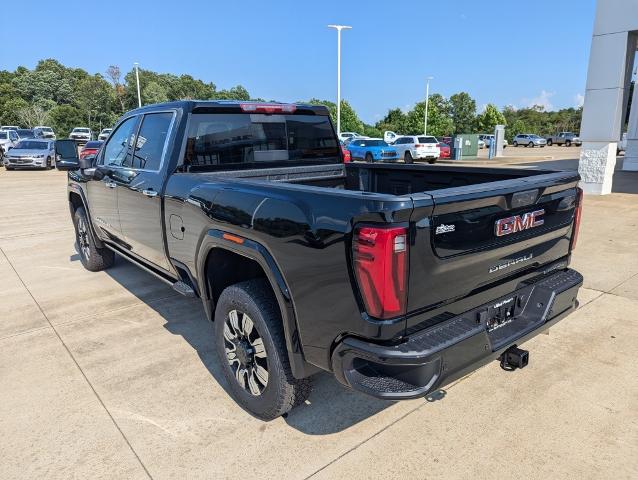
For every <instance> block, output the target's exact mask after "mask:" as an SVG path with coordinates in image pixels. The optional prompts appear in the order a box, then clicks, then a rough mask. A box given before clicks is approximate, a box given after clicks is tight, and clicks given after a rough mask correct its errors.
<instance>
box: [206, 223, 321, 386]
mask: <svg viewBox="0 0 638 480" xmlns="http://www.w3.org/2000/svg"><path fill="white" fill-rule="evenodd" d="M229 238H231V239H232V240H229ZM240 241H241V243H238V242H240ZM197 267H198V268H197V277H198V278H197V281H198V283H199V285H200V294H201V298H202V302H203V304H204V310H205V312H206V316H207V318H208V319H209V320H211V321H213V320H214V317H215V306H216V302H217V300H218V298H219V295H220V294H221V292H222V291H223V290H224V288H226V287H228V286H230V285H233V284H235V283H239V282H241V281H244V280H250V279H254V278H265V279H266V281H267V282H268V284H269V285H270V288H271V290H272V292H273V294H274V295H275V298H276V300H277V304H278V306H279V312H280V314H281V319H282V324H283V325H282V327H283V330H284V337H285V339H286V349H287V351H288V359H289V361H290V366H291V368H292V373H293V376H294V377H295V378H305V377H308V376H310V375H312V374H313V373H316V372H317V371H319V368H318V367H315V366H314V365H311V364H309V363H307V362H306V360H305V357H304V355H303V350H302V346H301V339H300V336H299V331H298V327H297V321H296V315H295V312H294V306H293V303H292V299H291V297H290V291H289V289H288V287H287V285H286V282H285V280H284V277H283V275H282V274H281V271H280V270H279V267H278V266H277V264H276V262H275V260H274V258H273V257H272V255H270V253H269V252H268V250H267V249H266V248H265V247H264V246H263V245H261V244H260V243H258V242H255V241H253V240H250V239H246V238H243V237H238V236H236V235H232V234H228V233H227V232H223V231H221V230H215V229H212V230H209V231H208V232H207V235H206V236H205V238H204V240H203V241H202V244H201V246H200V249H199V254H198V259H197Z"/></svg>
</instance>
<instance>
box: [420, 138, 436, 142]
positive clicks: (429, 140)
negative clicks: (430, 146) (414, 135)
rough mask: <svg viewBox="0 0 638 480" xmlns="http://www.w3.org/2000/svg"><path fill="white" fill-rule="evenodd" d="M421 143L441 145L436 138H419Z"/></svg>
mask: <svg viewBox="0 0 638 480" xmlns="http://www.w3.org/2000/svg"><path fill="white" fill-rule="evenodd" d="M419 143H439V141H438V140H437V139H436V138H434V137H419Z"/></svg>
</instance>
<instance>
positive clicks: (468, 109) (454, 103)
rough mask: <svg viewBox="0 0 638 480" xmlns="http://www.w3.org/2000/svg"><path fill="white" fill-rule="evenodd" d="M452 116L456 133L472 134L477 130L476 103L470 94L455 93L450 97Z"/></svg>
mask: <svg viewBox="0 0 638 480" xmlns="http://www.w3.org/2000/svg"><path fill="white" fill-rule="evenodd" d="M450 114H451V116H452V121H453V122H454V133H472V132H473V131H474V130H475V121H476V102H475V101H474V99H473V98H472V97H470V95H469V93H467V92H460V93H455V94H454V95H452V96H451V97H450Z"/></svg>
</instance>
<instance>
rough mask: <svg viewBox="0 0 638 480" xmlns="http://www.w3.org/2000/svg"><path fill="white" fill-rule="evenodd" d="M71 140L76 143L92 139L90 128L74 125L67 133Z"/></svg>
mask: <svg viewBox="0 0 638 480" xmlns="http://www.w3.org/2000/svg"><path fill="white" fill-rule="evenodd" d="M69 138H70V139H71V140H75V141H76V142H77V143H86V142H88V141H90V140H92V139H93V132H91V129H90V128H86V127H75V128H74V129H73V130H72V131H71V134H70V135H69Z"/></svg>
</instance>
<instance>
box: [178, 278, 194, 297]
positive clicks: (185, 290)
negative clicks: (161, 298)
mask: <svg viewBox="0 0 638 480" xmlns="http://www.w3.org/2000/svg"><path fill="white" fill-rule="evenodd" d="M172 287H173V290H175V291H176V292H177V293H179V294H180V295H184V296H185V297H188V298H195V297H196V296H197V295H196V294H195V290H193V287H191V286H190V285H188V284H187V283H186V282H182V281H181V280H180V281H178V282H175V283H174V284H173V285H172Z"/></svg>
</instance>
